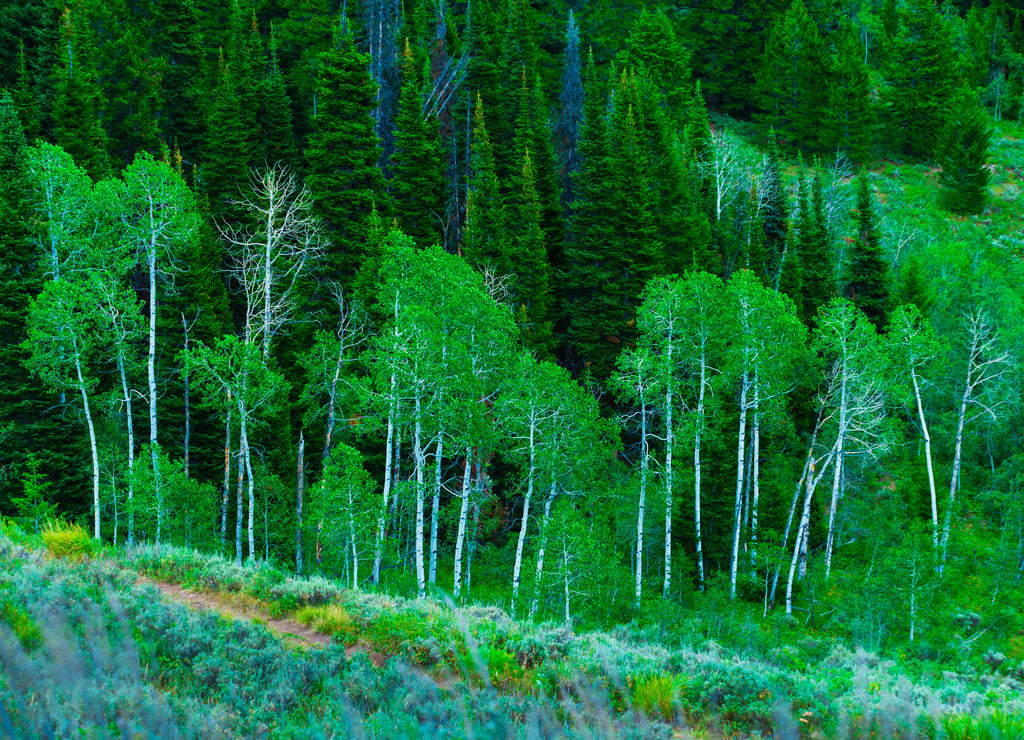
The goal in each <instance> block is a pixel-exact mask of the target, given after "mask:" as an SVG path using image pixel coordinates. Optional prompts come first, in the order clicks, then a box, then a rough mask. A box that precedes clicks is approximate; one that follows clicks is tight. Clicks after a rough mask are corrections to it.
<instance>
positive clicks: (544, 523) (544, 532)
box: [530, 479, 558, 621]
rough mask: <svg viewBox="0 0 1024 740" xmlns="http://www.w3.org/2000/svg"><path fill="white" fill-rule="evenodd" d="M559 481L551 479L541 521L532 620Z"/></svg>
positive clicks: (531, 605)
mask: <svg viewBox="0 0 1024 740" xmlns="http://www.w3.org/2000/svg"><path fill="white" fill-rule="evenodd" d="M557 485H558V484H557V483H556V482H555V480H554V479H552V481H551V491H550V492H549V493H548V498H547V501H545V502H544V518H543V519H542V520H541V523H540V543H539V546H538V548H537V572H536V574H534V580H533V599H532V600H531V601H530V620H531V621H532V620H533V618H534V616H535V615H536V614H537V607H538V606H539V605H540V584H541V578H543V576H544V548H545V546H546V545H547V539H548V523H549V522H550V521H551V502H552V501H554V500H555V493H556V491H557Z"/></svg>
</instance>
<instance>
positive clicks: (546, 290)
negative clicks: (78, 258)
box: [507, 149, 553, 355]
mask: <svg viewBox="0 0 1024 740" xmlns="http://www.w3.org/2000/svg"><path fill="white" fill-rule="evenodd" d="M517 180H518V182H519V184H520V187H521V190H520V192H519V193H518V194H516V195H515V196H514V197H513V198H511V199H510V202H509V208H508V213H509V215H510V216H511V218H510V219H509V223H508V247H507V248H508V250H509V260H508V261H509V262H510V263H511V265H512V267H513V270H514V272H513V279H512V284H511V285H510V293H511V299H512V305H513V311H514V314H515V317H516V323H517V324H519V330H520V332H521V333H522V335H523V339H524V341H525V342H526V343H527V345H528V346H530V347H533V348H535V349H537V350H538V351H539V352H540V353H541V354H542V355H544V354H548V353H550V352H551V350H552V349H553V347H552V334H551V318H550V312H549V309H550V303H551V296H550V279H549V269H550V267H549V263H548V259H547V248H546V239H545V234H544V229H543V225H542V212H541V206H540V199H539V198H538V196H537V188H536V186H535V184H534V183H535V178H534V173H533V163H532V161H531V159H530V150H529V149H526V150H525V151H524V152H523V171H522V174H521V175H520V177H518V178H517Z"/></svg>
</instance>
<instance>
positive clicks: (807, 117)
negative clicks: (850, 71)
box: [758, 0, 828, 151]
mask: <svg viewBox="0 0 1024 740" xmlns="http://www.w3.org/2000/svg"><path fill="white" fill-rule="evenodd" d="M827 68H828V57H827V55H826V52H825V42H824V41H823V40H822V38H821V34H820V33H819V31H818V24H817V23H815V21H814V19H813V18H811V16H810V14H808V12H807V8H806V7H805V6H804V3H803V0H793V4H792V5H791V6H790V8H789V10H788V11H787V12H786V14H785V16H784V17H783V18H781V19H780V20H779V21H777V22H776V23H775V25H774V26H773V28H772V32H771V35H770V36H769V37H768V44H767V47H766V48H765V52H764V58H763V60H762V63H761V69H760V72H759V75H758V91H759V100H760V106H761V108H762V110H764V111H765V114H764V118H765V120H766V121H767V122H769V123H771V125H772V126H773V127H775V129H776V130H777V131H778V133H779V134H780V135H781V137H782V140H783V142H784V143H785V144H786V146H787V147H788V148H790V149H798V150H800V151H817V150H818V149H819V147H820V146H821V135H822V125H821V124H822V118H823V116H824V115H825V111H826V105H827V104H828V99H827V94H826V89H825V80H826V78H827V75H825V74H823V71H824V70H826V69H827Z"/></svg>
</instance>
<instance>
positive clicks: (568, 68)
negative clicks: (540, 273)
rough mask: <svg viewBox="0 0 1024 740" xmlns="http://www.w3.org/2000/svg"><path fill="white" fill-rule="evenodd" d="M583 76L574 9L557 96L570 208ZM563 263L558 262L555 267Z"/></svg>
mask: <svg viewBox="0 0 1024 740" xmlns="http://www.w3.org/2000/svg"><path fill="white" fill-rule="evenodd" d="M583 99H584V95H583V77H582V75H581V72H580V29H579V26H578V25H577V24H576V18H575V17H574V16H573V13H572V10H570V11H569V20H568V24H567V26H566V30H565V58H564V61H563V67H562V90H561V93H560V94H559V96H558V101H559V104H560V106H561V107H560V112H559V116H558V130H557V131H556V133H555V137H556V146H555V150H556V152H557V153H558V173H559V175H560V176H561V182H562V205H563V207H564V208H565V209H566V210H568V207H569V204H570V203H572V201H573V200H574V193H573V176H574V175H575V173H576V172H577V171H579V168H580V157H579V152H578V151H577V146H578V144H579V132H580V122H581V120H582V118H583ZM561 267H562V265H555V268H556V270H557V269H561Z"/></svg>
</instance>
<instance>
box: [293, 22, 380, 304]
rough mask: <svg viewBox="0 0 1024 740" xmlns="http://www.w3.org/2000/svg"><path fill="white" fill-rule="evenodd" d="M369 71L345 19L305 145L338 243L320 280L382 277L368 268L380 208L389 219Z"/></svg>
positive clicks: (324, 64) (322, 76) (325, 67)
mask: <svg viewBox="0 0 1024 740" xmlns="http://www.w3.org/2000/svg"><path fill="white" fill-rule="evenodd" d="M368 69H369V59H368V57H367V56H366V55H365V54H361V53H360V52H359V51H358V50H357V49H356V47H355V41H354V39H353V38H352V34H351V32H350V31H349V30H348V27H347V24H346V22H345V19H344V18H342V19H340V21H339V27H338V30H337V32H336V33H335V39H334V44H333V46H332V48H331V49H330V50H329V51H327V52H325V53H323V54H321V56H320V63H319V81H318V84H317V112H316V115H315V116H313V133H312V135H311V136H310V139H309V143H308V145H307V147H306V170H307V172H308V175H307V177H306V182H307V184H308V185H309V188H310V190H311V191H312V193H313V197H314V198H315V199H316V202H317V207H318V208H319V211H320V215H321V216H322V217H323V218H324V220H325V222H326V231H327V237H328V239H329V241H330V243H331V248H330V251H329V254H328V256H327V259H326V260H325V265H324V269H323V271H322V272H321V274H320V275H319V277H320V278H321V279H322V280H325V281H327V280H339V279H341V278H342V277H343V276H348V277H351V276H354V275H356V274H357V273H362V274H367V275H375V274H376V270H375V269H373V268H372V267H368V265H367V264H366V261H367V259H368V258H369V255H368V253H367V243H368V237H369V234H370V217H371V214H372V213H373V211H374V209H375V208H376V209H377V211H378V212H379V213H380V214H381V215H382V216H386V215H387V214H388V213H389V212H390V203H389V202H388V198H387V192H386V189H385V183H384V176H383V173H382V172H381V169H380V167H379V166H378V164H379V162H380V151H381V150H380V141H379V140H378V138H377V135H376V134H375V133H374V119H373V110H374V106H375V105H376V90H375V86H374V84H373V79H372V78H371V77H370V74H369V71H368ZM362 287H364V288H365V289H366V290H369V286H362ZM363 295H364V296H365V295H367V294H363Z"/></svg>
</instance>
